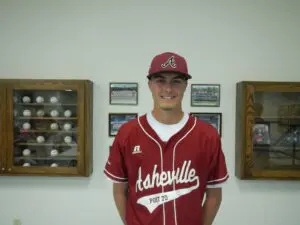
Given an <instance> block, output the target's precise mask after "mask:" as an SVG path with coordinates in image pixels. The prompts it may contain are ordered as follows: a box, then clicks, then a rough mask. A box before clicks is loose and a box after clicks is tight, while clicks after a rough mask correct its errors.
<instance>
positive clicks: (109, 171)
mask: <svg viewBox="0 0 300 225" xmlns="http://www.w3.org/2000/svg"><path fill="white" fill-rule="evenodd" d="M120 136H121V135H117V136H116V138H115V140H114V142H113V144H112V146H111V149H110V152H109V156H108V159H107V161H106V164H105V167H104V171H103V172H104V174H105V175H106V177H107V178H108V179H110V180H111V181H113V182H115V183H124V182H127V181H128V177H127V170H126V167H125V159H124V142H123V141H122V140H121V137H120Z"/></svg>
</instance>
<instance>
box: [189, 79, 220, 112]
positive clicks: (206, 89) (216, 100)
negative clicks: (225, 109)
mask: <svg viewBox="0 0 300 225" xmlns="http://www.w3.org/2000/svg"><path fill="white" fill-rule="evenodd" d="M191 106H197V107H204V106H206V107H219V106H220V84H192V85H191Z"/></svg>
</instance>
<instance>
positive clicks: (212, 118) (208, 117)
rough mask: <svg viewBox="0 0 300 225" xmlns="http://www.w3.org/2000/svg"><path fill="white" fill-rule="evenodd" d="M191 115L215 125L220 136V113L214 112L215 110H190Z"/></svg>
mask: <svg viewBox="0 0 300 225" xmlns="http://www.w3.org/2000/svg"><path fill="white" fill-rule="evenodd" d="M190 114H191V115H192V116H195V117H197V118H199V119H200V120H202V121H204V122H206V123H209V124H211V125H212V126H213V127H215V128H216V129H217V131H218V133H219V135H220V137H222V113H219V112H218V113H215V112H191V113H190Z"/></svg>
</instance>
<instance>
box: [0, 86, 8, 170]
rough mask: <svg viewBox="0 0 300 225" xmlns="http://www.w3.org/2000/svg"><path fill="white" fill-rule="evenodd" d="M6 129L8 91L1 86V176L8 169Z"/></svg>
mask: <svg viewBox="0 0 300 225" xmlns="http://www.w3.org/2000/svg"><path fill="white" fill-rule="evenodd" d="M6 127H7V126H6V89H5V87H4V86H2V85H1V84H0V133H1V135H0V146H1V147H0V174H1V173H2V172H3V171H2V168H4V169H5V168H6V148H7V143H6V139H7V130H6Z"/></svg>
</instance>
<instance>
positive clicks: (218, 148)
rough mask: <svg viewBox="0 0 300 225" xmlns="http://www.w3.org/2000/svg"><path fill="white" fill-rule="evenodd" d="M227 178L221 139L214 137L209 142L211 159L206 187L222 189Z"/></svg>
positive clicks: (217, 136)
mask: <svg viewBox="0 0 300 225" xmlns="http://www.w3.org/2000/svg"><path fill="white" fill-rule="evenodd" d="M228 178H229V174H228V171H227V166H226V161H225V156H224V153H223V150H222V144H221V139H220V137H219V135H215V137H214V138H212V140H211V157H210V164H209V173H208V179H207V184H206V187H207V188H216V187H222V185H223V184H224V183H225V182H226V181H227V180H228Z"/></svg>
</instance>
